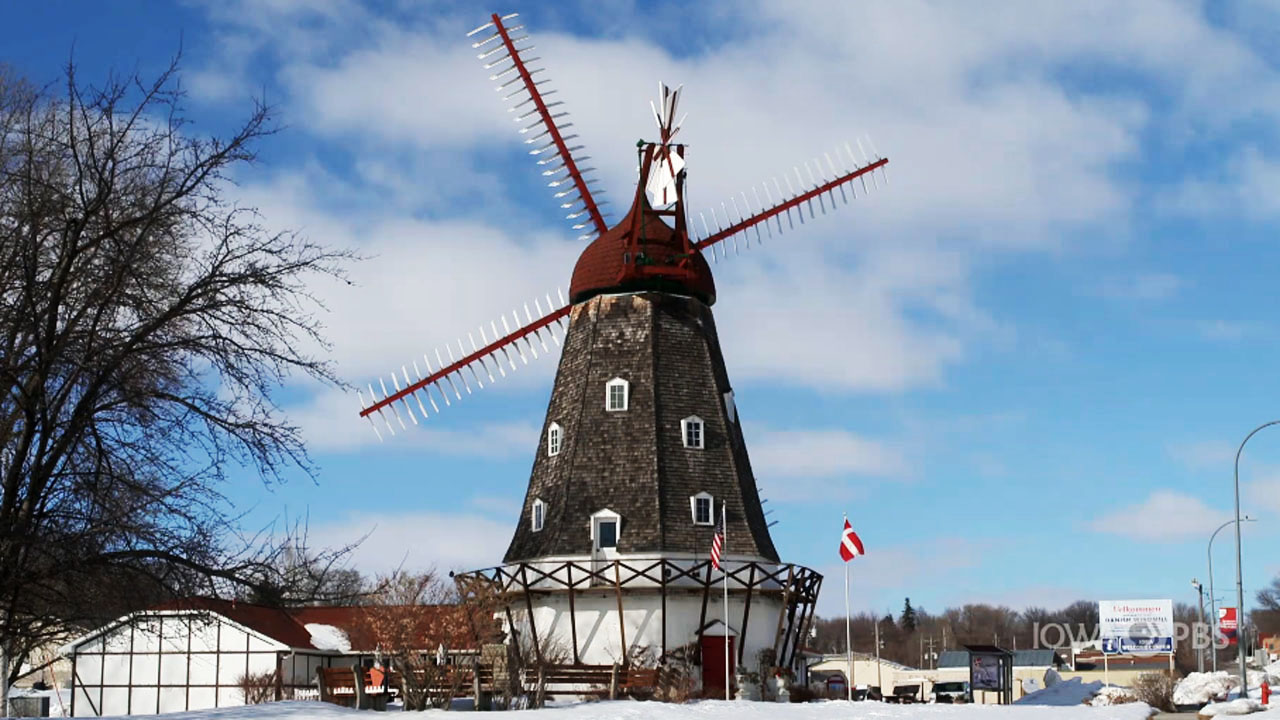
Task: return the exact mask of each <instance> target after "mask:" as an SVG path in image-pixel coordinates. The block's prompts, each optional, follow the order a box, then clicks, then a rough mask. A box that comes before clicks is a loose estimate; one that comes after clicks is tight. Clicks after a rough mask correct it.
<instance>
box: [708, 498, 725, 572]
mask: <svg viewBox="0 0 1280 720" xmlns="http://www.w3.org/2000/svg"><path fill="white" fill-rule="evenodd" d="M722 552H724V510H723V509H722V510H721V511H720V522H718V523H716V534H715V537H713V538H711V567H714V568H715V569H717V570H719V569H720V553H722Z"/></svg>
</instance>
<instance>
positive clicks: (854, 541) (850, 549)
mask: <svg viewBox="0 0 1280 720" xmlns="http://www.w3.org/2000/svg"><path fill="white" fill-rule="evenodd" d="M866 554H867V551H866V550H863V549H862V539H861V538H859V537H858V533H856V532H854V531H853V526H852V525H850V524H849V518H845V519H844V534H843V535H841V537H840V559H841V560H844V561H845V562H849V561H850V560H852V559H854V558H856V557H858V556H859V555H866Z"/></svg>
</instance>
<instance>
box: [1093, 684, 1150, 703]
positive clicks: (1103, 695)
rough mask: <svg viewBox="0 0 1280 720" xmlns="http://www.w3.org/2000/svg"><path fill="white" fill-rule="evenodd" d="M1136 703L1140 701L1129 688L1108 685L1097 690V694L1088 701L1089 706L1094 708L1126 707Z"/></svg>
mask: <svg viewBox="0 0 1280 720" xmlns="http://www.w3.org/2000/svg"><path fill="white" fill-rule="evenodd" d="M1136 702H1141V701H1140V700H1138V696H1137V695H1134V694H1133V691H1132V690H1130V689H1129V688H1123V687H1116V686H1115V685H1108V686H1106V687H1104V688H1102V689H1101V690H1099V691H1098V694H1097V695H1094V696H1093V699H1092V700H1090V701H1089V704H1090V705H1092V706H1094V707H1103V706H1104V705H1126V704H1128V703H1136Z"/></svg>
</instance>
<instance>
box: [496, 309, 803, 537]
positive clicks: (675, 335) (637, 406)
mask: <svg viewBox="0 0 1280 720" xmlns="http://www.w3.org/2000/svg"><path fill="white" fill-rule="evenodd" d="M615 377H621V378H623V379H625V380H627V381H628V382H629V383H630V402H629V406H628V409H627V410H626V411H625V412H607V411H606V410H605V385H606V383H607V382H608V381H609V380H611V379H613V378H615ZM729 391H730V385H729V378H728V375H727V373H726V372H725V367H724V358H723V357H722V356H721V353H720V343H719V340H718V339H717V336H716V329H715V321H714V320H713V319H712V316H711V310H710V308H708V307H707V306H706V305H705V304H704V303H703V302H702V301H700V300H697V299H694V298H690V297H684V296H680V295H672V294H667V293H657V292H646V293H636V294H625V295H601V296H597V297H594V298H592V299H591V300H589V301H587V302H585V303H581V304H579V305H576V306H575V307H574V308H573V311H572V314H571V315H570V321H569V330H568V333H567V334H566V336H565V340H564V353H563V355H562V357H561V359H560V368H559V370H558V371H557V373H556V382H555V387H554V389H553V390H552V393H551V402H550V404H549V406H548V409H547V417H546V420H545V421H544V423H543V432H542V436H541V440H540V441H539V444H538V454H537V458H536V459H535V460H534V463H533V472H532V474H531V477H530V479H529V490H528V494H527V495H526V496H525V501H524V506H523V510H522V512H521V514H520V520H519V523H518V524H517V526H516V531H515V536H514V537H513V538H512V539H511V545H510V547H509V548H508V549H507V553H506V558H505V560H506V562H516V561H520V560H529V559H533V558H539V557H546V556H552V555H577V556H582V555H587V554H589V553H590V552H591V551H592V543H591V536H590V522H591V516H592V515H593V514H595V513H596V512H598V511H600V510H603V509H606V508H607V509H609V510H612V511H614V512H616V513H618V514H619V515H620V516H621V518H622V522H621V527H620V530H619V536H618V551H619V552H620V553H624V554H625V553H642V552H681V553H693V554H694V555H695V556H702V555H704V554H706V553H708V552H709V551H710V548H711V536H712V532H713V529H712V527H710V526H701V525H694V524H693V520H692V517H691V511H690V504H689V498H690V497H692V496H693V495H696V494H697V493H699V492H703V491H705V492H707V493H710V494H711V495H712V496H713V498H714V500H715V507H716V510H717V512H718V511H719V508H720V504H721V502H722V501H727V502H728V506H729V509H728V533H727V534H728V543H727V549H726V554H727V555H728V556H730V557H737V556H745V557H754V558H760V559H765V560H768V561H772V562H777V560H778V554H777V551H776V550H775V549H774V547H773V541H772V540H771V539H770V538H769V530H768V528H767V527H766V523H765V519H764V512H763V510H762V509H761V507H760V497H759V495H758V494H757V492H756V480H755V476H754V475H753V474H752V472H751V463H750V461H749V460H748V458H747V449H746V444H745V443H744V442H743V439H742V430H741V428H740V427H739V425H738V422H737V420H738V418H737V416H736V410H735V411H734V417H733V418H732V419H731V418H730V416H729V410H728V408H727V406H726V402H725V394H726V393H728V392H729ZM691 415H697V416H698V417H700V418H701V419H702V420H703V422H704V423H705V427H704V433H705V448H704V449H700V450H699V449H691V448H686V447H684V445H683V443H682V440H681V436H680V421H681V420H682V419H684V418H686V417H689V416H691ZM552 422H555V423H558V424H559V425H560V426H561V427H562V428H563V429H564V430H563V432H564V440H563V447H562V449H561V452H560V453H559V454H558V455H557V456H555V457H548V456H547V447H546V443H547V432H546V431H547V428H548V427H549V426H550V424H551V423H552ZM535 498H540V499H542V501H543V502H545V503H546V504H547V509H546V521H545V527H544V529H543V530H541V531H540V532H534V531H533V529H532V527H531V519H530V514H531V513H530V510H531V508H532V505H533V501H534V499H535Z"/></svg>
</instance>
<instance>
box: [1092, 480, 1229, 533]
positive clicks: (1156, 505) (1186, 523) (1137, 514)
mask: <svg viewBox="0 0 1280 720" xmlns="http://www.w3.org/2000/svg"><path fill="white" fill-rule="evenodd" d="M1227 516H1228V513H1227V512H1226V511H1224V510H1217V509H1215V508H1211V507H1209V506H1208V505H1206V504H1205V503H1204V501H1202V500H1201V499H1200V498H1197V497H1193V496H1191V495H1186V494H1184V493H1180V492H1175V491H1172V490H1157V491H1155V492H1153V493H1151V494H1150V495H1149V496H1148V497H1147V499H1146V500H1143V501H1142V502H1140V503H1138V504H1136V505H1131V506H1129V507H1125V508H1120V509H1118V510H1114V511H1112V512H1108V513H1105V514H1103V515H1102V516H1100V517H1098V518H1097V519H1095V520H1094V521H1093V522H1092V523H1090V527H1091V528H1092V529H1093V530H1095V531H1097V532H1102V533H1108V534H1112V535H1120V536H1123V537H1127V538H1130V539H1133V540H1143V541H1148V542H1170V541H1177V540H1189V539H1193V538H1194V539H1203V538H1207V537H1209V533H1211V532H1213V531H1214V529H1215V528H1217V527H1218V526H1219V525H1221V524H1222V521H1223V520H1224V519H1226V518H1227Z"/></svg>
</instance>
